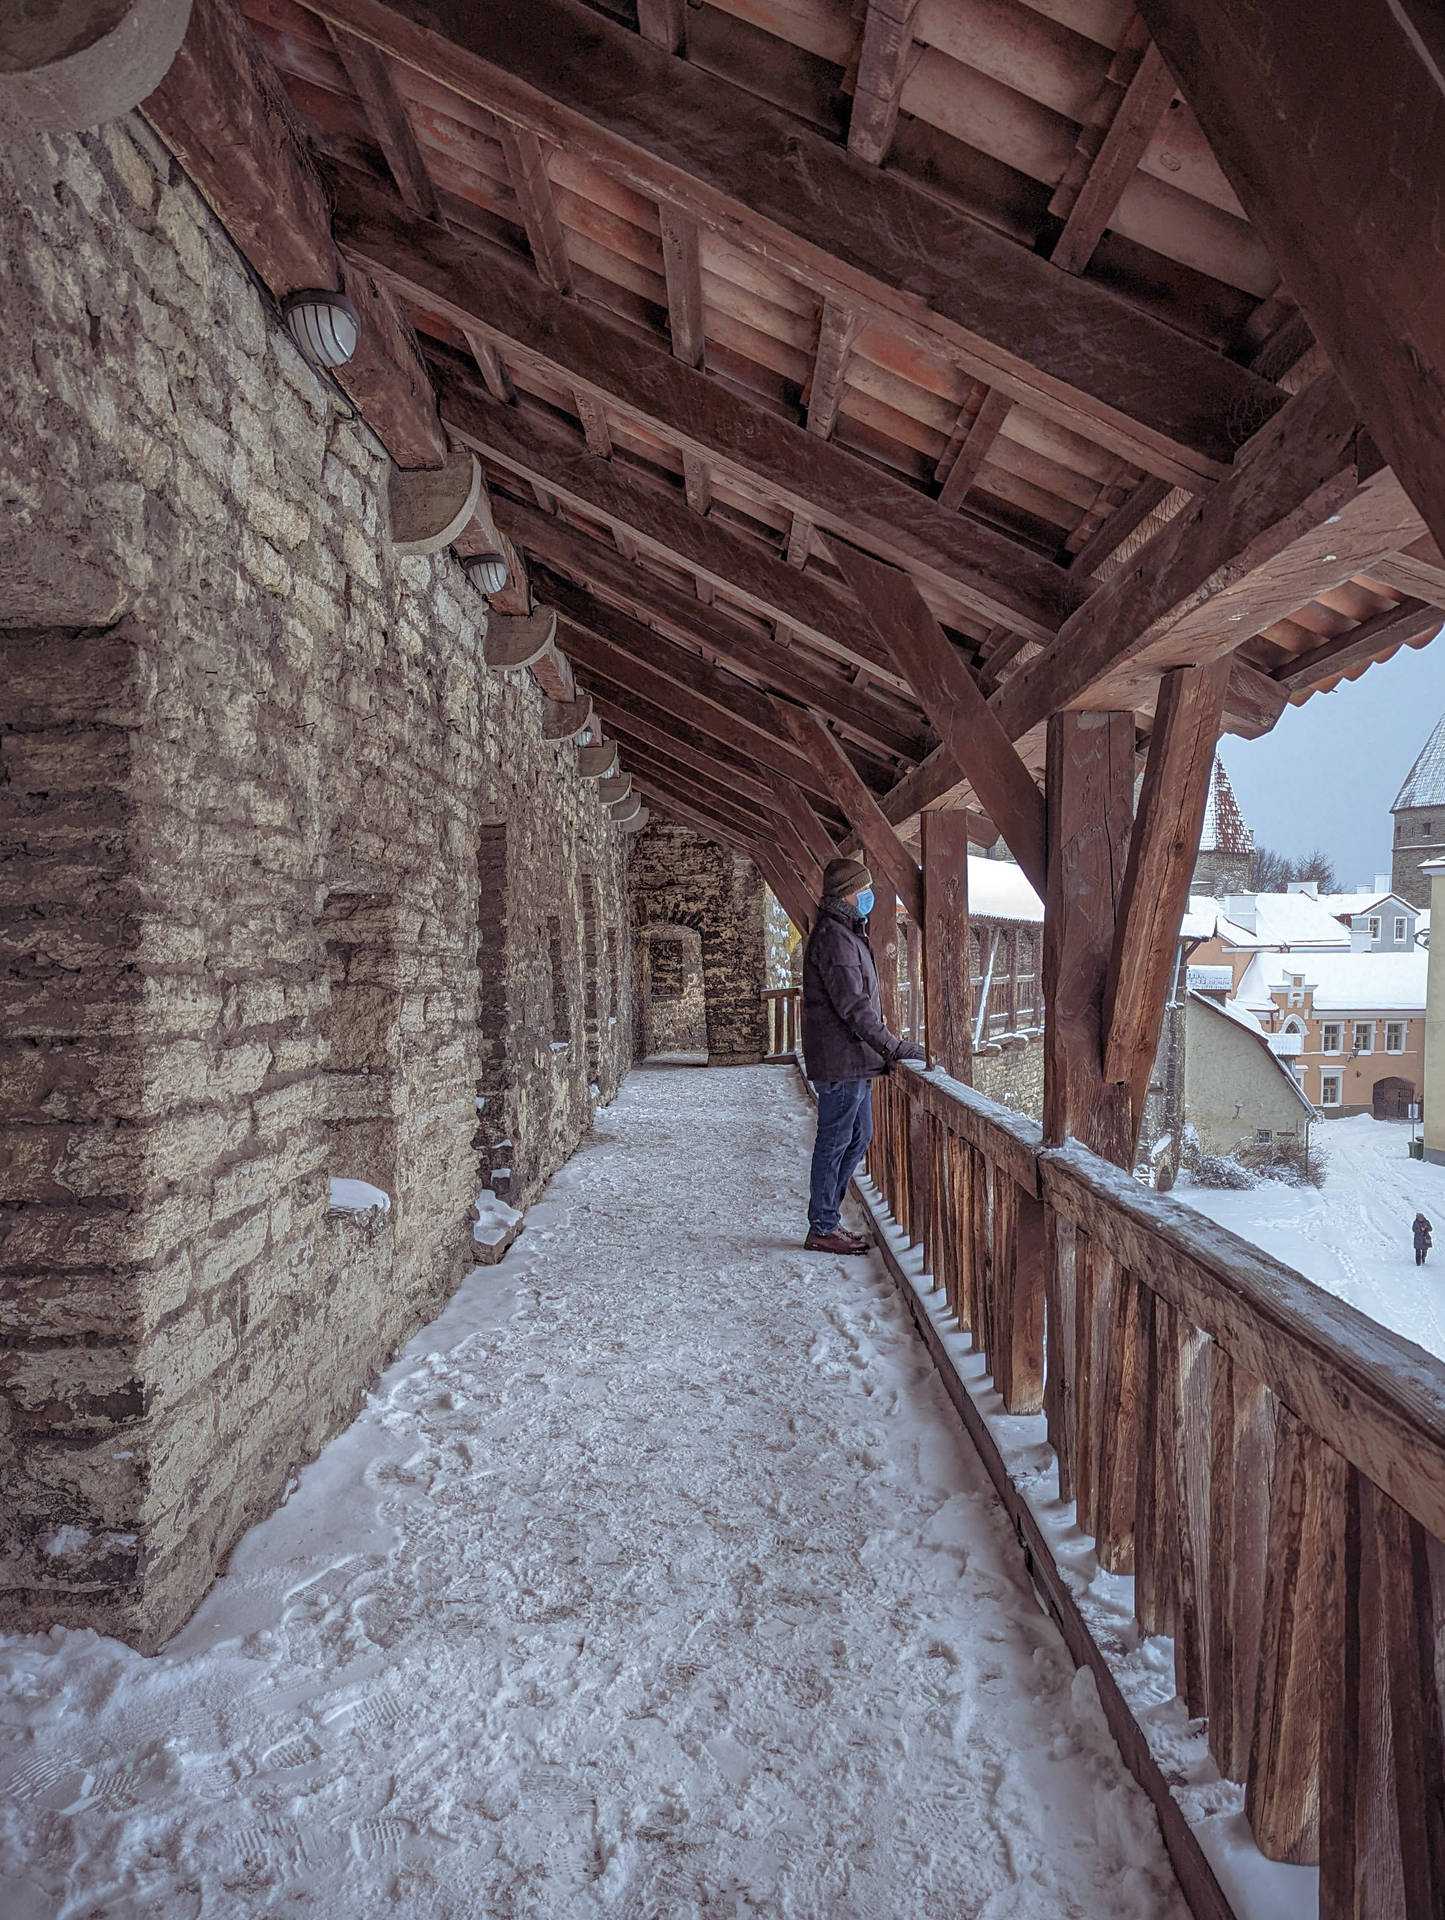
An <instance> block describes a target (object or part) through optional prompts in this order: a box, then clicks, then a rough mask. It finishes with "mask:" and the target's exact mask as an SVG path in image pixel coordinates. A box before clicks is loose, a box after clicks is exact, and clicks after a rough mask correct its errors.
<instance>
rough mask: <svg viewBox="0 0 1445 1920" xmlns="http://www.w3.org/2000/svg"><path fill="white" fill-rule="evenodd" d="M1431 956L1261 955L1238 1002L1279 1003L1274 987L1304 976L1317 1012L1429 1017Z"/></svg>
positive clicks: (1414, 951) (1419, 950)
mask: <svg viewBox="0 0 1445 1920" xmlns="http://www.w3.org/2000/svg"><path fill="white" fill-rule="evenodd" d="M1429 965H1430V956H1429V954H1428V953H1427V952H1426V951H1425V949H1424V948H1423V947H1412V948H1411V949H1410V951H1409V952H1408V953H1311V954H1309V955H1308V956H1304V955H1296V954H1290V953H1257V954H1256V955H1255V956H1254V958H1253V959H1252V960H1251V961H1250V963H1249V965H1248V966H1247V967H1246V968H1245V971H1244V978H1243V979H1242V980H1241V981H1240V983H1239V992H1238V998H1239V999H1240V1000H1241V1001H1242V1002H1244V1004H1245V1005H1246V1006H1250V1007H1257V1008H1267V1007H1269V1006H1271V1005H1272V1004H1273V1002H1272V1000H1271V997H1270V989H1271V988H1272V987H1273V988H1276V989H1278V988H1282V987H1288V986H1289V984H1290V980H1291V977H1292V976H1293V975H1294V974H1303V976H1304V983H1305V986H1306V987H1313V988H1314V1007H1315V1011H1316V1013H1423V1012H1424V1010H1425V976H1426V973H1427V971H1428V969H1429Z"/></svg>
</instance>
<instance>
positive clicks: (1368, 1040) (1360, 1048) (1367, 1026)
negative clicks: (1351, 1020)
mask: <svg viewBox="0 0 1445 1920" xmlns="http://www.w3.org/2000/svg"><path fill="white" fill-rule="evenodd" d="M1354 1046H1355V1052H1356V1053H1373V1052H1374V1051H1375V1023H1374V1021H1373V1020H1357V1021H1356V1022H1355V1040H1354Z"/></svg>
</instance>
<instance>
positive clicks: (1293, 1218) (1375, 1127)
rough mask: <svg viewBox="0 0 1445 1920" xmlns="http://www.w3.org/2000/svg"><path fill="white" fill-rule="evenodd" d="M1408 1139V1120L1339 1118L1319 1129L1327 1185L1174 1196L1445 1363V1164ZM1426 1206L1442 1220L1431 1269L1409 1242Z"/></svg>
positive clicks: (1185, 1188) (1314, 1133)
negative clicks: (1417, 1150)
mask: <svg viewBox="0 0 1445 1920" xmlns="http://www.w3.org/2000/svg"><path fill="white" fill-rule="evenodd" d="M1409 1139H1410V1128H1409V1126H1408V1125H1407V1124H1406V1123H1405V1122H1403V1121H1398V1120H1395V1121H1391V1120H1375V1119H1373V1118H1372V1117H1371V1116H1370V1115H1369V1114H1368V1113H1360V1114H1355V1115H1353V1116H1352V1117H1351V1118H1350V1119H1348V1120H1330V1121H1327V1122H1322V1123H1321V1124H1320V1125H1318V1126H1316V1127H1314V1128H1312V1129H1311V1138H1310V1145H1311V1148H1312V1150H1314V1151H1317V1152H1319V1153H1320V1154H1321V1155H1322V1156H1323V1158H1324V1163H1325V1179H1324V1185H1323V1186H1322V1187H1319V1188H1315V1187H1312V1186H1301V1187H1290V1186H1284V1185H1282V1184H1280V1183H1279V1182H1278V1181H1273V1180H1268V1181H1263V1182H1261V1184H1260V1185H1259V1186H1257V1187H1255V1188H1254V1189H1253V1190H1252V1191H1250V1192H1236V1193H1229V1192H1218V1191H1215V1190H1213V1189H1205V1188H1201V1187H1195V1186H1192V1185H1190V1184H1189V1183H1188V1182H1187V1180H1183V1179H1181V1181H1180V1183H1179V1185H1178V1186H1176V1187H1175V1189H1174V1197H1175V1199H1176V1200H1183V1201H1186V1202H1187V1203H1188V1204H1189V1205H1190V1206H1191V1207H1194V1208H1196V1209H1197V1210H1198V1211H1199V1212H1200V1213H1203V1214H1207V1215H1208V1216H1209V1218H1210V1219H1211V1220H1217V1221H1218V1222H1219V1224H1220V1226H1222V1227H1228V1228H1229V1229H1230V1231H1231V1232H1233V1233H1237V1234H1239V1235H1240V1237H1241V1238H1242V1239H1245V1240H1250V1241H1253V1243H1254V1245H1255V1246H1257V1247H1262V1248H1263V1250H1264V1251H1265V1252H1266V1253H1272V1254H1273V1255H1274V1257H1275V1258H1276V1259H1277V1260H1283V1261H1285V1262H1286V1263H1287V1264H1288V1265H1289V1266H1291V1267H1294V1268H1296V1269H1297V1270H1298V1271H1299V1272H1300V1273H1302V1274H1304V1276H1305V1277H1306V1279H1308V1280H1313V1281H1314V1282H1315V1283H1316V1285H1317V1286H1321V1287H1324V1288H1325V1289H1326V1290H1327V1291H1328V1292H1330V1293H1333V1294H1336V1295H1337V1296H1338V1297H1339V1298H1340V1299H1341V1300H1348V1301H1349V1302H1350V1304H1351V1306H1355V1307H1358V1308H1359V1310H1360V1312H1361V1313H1366V1314H1368V1315H1369V1316H1370V1318H1371V1319H1372V1320H1377V1321H1378V1322H1379V1323H1380V1325H1381V1326H1384V1327H1390V1328H1391V1329H1393V1331H1394V1332H1396V1333H1399V1334H1403V1335H1404V1336H1405V1338H1406V1339H1407V1340H1413V1341H1415V1343H1416V1344H1417V1345H1418V1346H1422V1347H1424V1348H1425V1349H1426V1350H1427V1351H1428V1352H1430V1353H1433V1354H1435V1355H1436V1356H1437V1357H1439V1358H1440V1359H1442V1360H1445V1251H1442V1248H1445V1232H1442V1229H1445V1167H1439V1166H1432V1165H1431V1164H1430V1163H1429V1162H1428V1161H1424V1160H1412V1159H1411V1158H1410V1157H1409V1152H1408V1142H1409ZM1417 1212H1423V1213H1424V1214H1425V1215H1426V1216H1427V1217H1428V1218H1429V1219H1430V1220H1432V1221H1433V1222H1434V1224H1435V1239H1436V1251H1435V1252H1433V1253H1432V1254H1431V1255H1430V1257H1429V1259H1428V1261H1427V1262H1426V1264H1425V1265H1424V1266H1423V1267H1417V1266H1416V1265H1415V1253H1414V1248H1413V1245H1412V1243H1411V1239H1410V1222H1411V1221H1412V1220H1413V1219H1414V1217H1415V1215H1416V1213H1417Z"/></svg>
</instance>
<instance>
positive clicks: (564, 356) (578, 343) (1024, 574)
mask: <svg viewBox="0 0 1445 1920" xmlns="http://www.w3.org/2000/svg"><path fill="white" fill-rule="evenodd" d="M336 201H337V206H336V230H337V236H338V238H339V240H340V241H341V244H342V247H343V249H344V250H345V251H346V253H347V254H348V256H349V257H351V258H353V259H355V260H357V261H359V262H361V263H362V264H364V265H365V266H366V267H367V269H368V270H369V271H371V272H374V273H377V274H379V275H380V276H381V277H382V278H383V279H384V280H386V281H387V282H388V283H390V284H391V285H393V286H394V287H395V288H396V289H397V290H398V291H399V292H401V293H402V294H404V295H405V296H406V297H408V298H411V299H415V300H416V301H417V303H418V304H419V305H421V306H423V307H426V308H428V309H430V310H431V311H433V312H436V313H439V314H441V315H443V316H444V317H446V318H447V319H449V320H451V321H452V322H453V323H454V324H455V325H456V326H458V327H460V328H464V329H471V328H477V329H478V330H479V331H481V332H482V333H483V334H484V335H485V336H487V337H489V338H491V339H493V340H495V341H497V342H498V343H499V344H500V345H501V346H502V347H503V348H504V349H505V351H506V352H507V354H508V357H509V358H512V357H515V356H517V355H520V356H522V357H523V358H530V359H532V360H533V361H534V362H535V363H537V364H539V365H541V366H544V367H546V368H547V369H549V370H550V371H551V372H552V373H553V374H554V375H556V374H560V375H561V376H562V377H563V378H564V379H565V380H566V381H567V383H568V385H569V386H571V387H573V388H574V389H576V390H578V391H581V392H590V393H592V394H593V395H594V396H595V397H596V398H597V399H598V400H599V401H603V402H605V403H606V405H607V406H608V407H609V408H612V409H615V410H616V411H618V412H620V413H622V414H625V415H628V416H630V417H631V418H633V419H635V420H637V421H638V422H639V423H640V424H641V425H643V426H644V427H646V428H647V429H648V431H649V432H651V433H655V434H657V435H658V436H659V437H661V438H662V439H664V440H667V441H669V442H671V443H673V444H674V445H677V446H679V447H681V448H682V449H683V450H684V451H685V452H692V453H694V454H696V455H697V456H698V457H699V458H700V459H702V460H703V461H704V462H709V463H711V464H713V465H716V466H723V467H727V468H731V469H733V470H734V471H736V472H737V473H738V474H740V475H741V476H742V477H743V479H744V482H745V484H746V485H748V486H749V487H751V488H753V489H759V490H761V492H762V493H763V494H764V495H765V496H771V497H772V498H773V499H775V500H776V501H778V503H779V504H780V505H781V506H783V507H785V508H786V509H787V510H788V511H789V512H793V513H796V512H802V513H805V514H806V515H807V516H808V518H809V519H811V520H813V521H814V522H816V523H817V524H818V525H820V526H824V527H830V528H832V529H833V530H834V531H837V532H842V533H844V534H845V535H846V536H847V537H848V538H849V539H851V540H853V541H854V542H855V543H856V544H858V545H861V546H867V547H869V548H871V549H873V550H874V551H876V552H877V553H879V554H880V555H881V556H882V557H884V558H886V559H890V560H893V561H894V562H895V563H897V564H899V565H904V566H908V567H910V568H913V569H915V570H917V571H920V572H923V573H926V574H927V575H928V577H929V578H930V579H931V580H932V581H934V582H935V584H936V586H937V588H938V590H939V591H940V592H942V593H943V594H945V595H947V596H949V597H950V598H953V599H956V600H957V601H958V602H959V603H960V604H961V605H963V606H966V607H969V608H971V609H973V610H974V611H975V612H977V613H978V614H980V615H981V616H982V617H983V618H984V619H986V620H987V621H988V622H989V623H990V624H993V623H995V622H1000V621H1001V622H1005V623H1007V624H1008V625H1010V626H1012V627H1013V628H1015V629H1016V630H1019V631H1023V632H1026V633H1028V634H1029V635H1030V636H1031V637H1034V638H1039V639H1047V638H1050V637H1051V636H1052V635H1053V633H1054V632H1055V631H1056V630H1057V627H1058V624H1059V622H1060V621H1061V620H1062V619H1063V618H1064V616H1065V615H1066V614H1067V612H1068V611H1069V610H1070V609H1071V608H1072V607H1073V606H1075V605H1077V604H1078V599H1079V592H1080V588H1079V583H1078V582H1077V581H1075V580H1074V579H1072V578H1071V577H1070V575H1069V574H1068V573H1067V571H1066V570H1065V569H1064V568H1062V567H1060V566H1057V565H1055V564H1054V562H1052V561H1050V560H1045V559H1043V558H1041V557H1040V556H1039V555H1038V554H1036V553H1034V552H1033V551H1031V550H1030V549H1029V548H1027V547H1025V546H1023V545H1021V544H1020V543H1019V542H1018V541H1016V540H1012V539H1010V538H1009V537H1008V536H1007V535H1005V534H1001V533H998V532H996V531H995V530H993V529H992V528H989V527H984V526H980V525H975V524H974V523H972V522H970V521H967V520H964V519H963V518H962V517H961V516H959V515H957V514H953V513H949V512H948V510H947V509H946V508H943V507H940V506H939V505H938V503H937V502H936V501H933V500H929V499H928V498H926V496H924V495H922V494H920V493H918V492H917V491H916V489H914V488H912V487H910V486H909V485H908V483H907V482H906V481H905V480H903V479H901V478H899V477H897V476H895V475H893V474H890V473H888V472H887V471H886V470H884V469H883V468H881V467H878V466H875V465H873V464H872V463H870V462H869V461H867V460H864V459H863V458H862V457H861V456H859V455H857V454H854V453H851V452H849V451H847V450H846V449H844V448H842V447H839V446H836V445H834V444H833V443H832V442H831V441H820V440H818V439H817V438H816V437H815V436H813V435H812V434H809V433H808V432H807V431H806V430H805V429H804V428H802V427H799V426H794V425H793V424H791V423H790V422H789V421H787V420H783V419H780V418H779V417H778V416H777V415H775V414H773V413H771V412H769V411H768V409H767V408H765V407H761V406H758V405H755V404H754V403H753V402H751V401H749V400H746V399H744V398H743V397H742V396H741V395H740V394H738V393H736V392H734V391H733V390H732V389H731V388H729V387H726V386H724V385H723V384H722V383H721V382H719V381H716V380H713V379H710V378H709V377H708V376H707V375H706V374H704V373H700V372H698V371H696V370H695V369H694V368H691V367H685V366H683V365H682V364H681V362H680V361H677V360H675V359H673V357H672V356H671V355H670V354H669V353H668V352H667V351H666V350H665V349H664V348H662V347H660V346H653V345H651V344H650V343H649V342H647V341H646V340H644V339H643V338H642V337H641V336H640V335H639V334H638V333H637V332H636V331H635V330H634V329H631V328H629V327H627V326H625V325H624V324H623V323H621V322H619V321H616V320H614V319H612V318H611V317H610V316H608V315H606V314H604V313H603V312H601V310H600V309H598V308H583V307H582V306H581V305H580V304H579V303H578V302H577V301H574V300H568V299H566V298H564V297H563V296H562V295H560V294H558V293H557V292H555V291H554V290H552V289H550V288H547V287H544V286H542V285H541V283H540V282H539V281H538V280H537V278H536V276H535V275H534V274H532V273H531V272H529V271H528V270H527V268H526V267H525V266H523V265H522V263H521V262H520V261H517V260H514V259H511V258H510V257H509V256H507V255H505V254H503V253H502V252H501V251H500V250H497V249H491V248H488V247H487V246H486V245H485V244H484V243H483V242H480V241H478V240H477V239H475V238H473V237H472V236H470V235H464V234H461V233H451V232H447V231H445V230H444V229H442V228H440V227H438V226H436V225H435V224H434V223H433V222H430V221H424V220H420V219H418V217H417V216H416V215H415V214H410V213H408V211H407V209H406V208H405V207H404V206H403V205H402V204H401V202H400V201H399V200H398V199H397V197H396V196H395V195H394V194H389V193H387V192H386V191H385V189H383V188H380V187H378V186H377V185H376V184H375V183H374V182H372V181H369V180H366V179H364V178H362V177H360V176H358V175H355V174H353V173H350V172H347V173H345V174H344V176H343V177H341V178H340V179H339V181H338V184H337V189H336Z"/></svg>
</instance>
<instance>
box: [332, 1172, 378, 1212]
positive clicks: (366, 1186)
mask: <svg viewBox="0 0 1445 1920" xmlns="http://www.w3.org/2000/svg"><path fill="white" fill-rule="evenodd" d="M373 1207H376V1208H378V1209H379V1210H380V1211H381V1212H382V1213H390V1212H391V1195H390V1194H389V1193H383V1192H382V1190H381V1188H380V1187H373V1186H372V1185H371V1184H370V1183H369V1182H368V1181H365V1180H337V1179H335V1178H333V1179H332V1182H331V1211H332V1212H333V1213H369V1212H370V1211H371V1209H372V1208H373Z"/></svg>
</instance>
